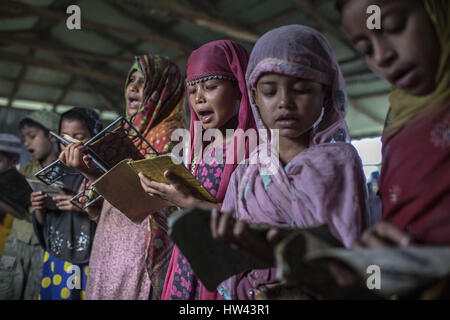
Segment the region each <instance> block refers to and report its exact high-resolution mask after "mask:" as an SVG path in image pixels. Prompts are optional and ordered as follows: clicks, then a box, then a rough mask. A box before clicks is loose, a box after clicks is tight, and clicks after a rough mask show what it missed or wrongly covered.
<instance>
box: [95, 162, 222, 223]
mask: <svg viewBox="0 0 450 320" xmlns="http://www.w3.org/2000/svg"><path fill="white" fill-rule="evenodd" d="M166 170H170V171H171V172H172V173H173V174H174V175H176V176H177V177H178V178H180V179H181V180H182V181H183V182H184V185H185V186H186V187H188V188H189V189H190V190H191V191H192V193H193V194H195V195H197V196H198V197H200V198H201V199H204V200H207V201H210V202H217V201H216V199H215V198H214V197H213V196H212V195H211V194H210V193H209V192H208V191H207V190H206V189H205V188H204V187H203V186H202V185H201V183H200V182H199V181H198V180H197V179H195V177H194V176H193V175H192V174H191V173H190V172H189V170H187V169H186V168H185V167H184V166H183V165H182V164H175V163H174V162H173V161H172V158H171V156H170V155H161V156H156V157H153V158H149V159H144V160H137V161H133V160H131V159H125V160H122V161H120V162H119V163H118V164H117V165H115V166H114V167H113V168H112V169H111V170H109V171H108V172H107V173H105V174H103V175H102V176H101V177H100V178H99V179H97V180H96V181H95V182H94V183H93V187H94V189H95V191H96V192H98V193H99V194H101V195H102V196H103V197H104V198H105V199H106V200H107V201H108V202H110V203H111V204H112V205H113V206H114V207H116V208H117V209H119V210H120V211H121V212H122V213H124V214H125V215H126V216H127V217H128V218H129V219H130V220H132V221H133V222H136V223H140V222H142V221H143V220H144V219H145V218H146V217H147V216H148V215H149V214H151V213H153V212H156V211H158V210H160V209H162V208H164V207H167V206H171V205H172V204H171V203H169V202H167V201H164V200H162V199H161V198H159V197H156V196H155V197H152V196H150V195H148V194H147V193H145V191H144V190H143V189H142V187H141V183H140V179H139V176H138V173H139V172H142V173H144V174H145V175H146V176H147V177H148V178H150V179H151V180H154V181H156V182H160V183H167V184H168V183H169V182H168V181H167V179H166V178H165V177H164V172H165V171H166Z"/></svg>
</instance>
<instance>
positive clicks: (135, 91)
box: [125, 70, 145, 116]
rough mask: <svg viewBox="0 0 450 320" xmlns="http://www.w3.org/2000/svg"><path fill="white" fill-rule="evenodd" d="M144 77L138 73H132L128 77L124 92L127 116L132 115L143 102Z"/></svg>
mask: <svg viewBox="0 0 450 320" xmlns="http://www.w3.org/2000/svg"><path fill="white" fill-rule="evenodd" d="M144 84H145V81H144V76H143V75H142V73H140V72H139V71H137V70H136V71H134V72H133V73H132V74H131V75H130V79H129V80H128V85H127V90H126V93H125V95H126V102H127V111H128V115H129V116H132V115H134V114H135V113H136V112H137V111H138V110H139V106H140V105H141V103H142V101H143V100H144Z"/></svg>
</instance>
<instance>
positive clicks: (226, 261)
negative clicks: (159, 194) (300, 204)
mask: <svg viewBox="0 0 450 320" xmlns="http://www.w3.org/2000/svg"><path fill="white" fill-rule="evenodd" d="M210 218H211V208H198V207H196V208H188V209H182V210H179V211H177V212H174V213H173V214H172V215H171V216H170V217H169V219H168V223H169V233H168V234H169V236H170V238H171V239H172V240H173V242H174V243H175V244H176V245H177V246H178V248H179V249H180V251H181V252H182V253H183V255H184V256H185V257H186V259H187V260H188V261H189V264H190V265H191V267H192V269H193V270H194V273H195V275H196V276H197V277H198V278H199V279H200V281H201V282H202V283H203V285H204V286H205V287H206V289H208V290H209V291H214V290H216V288H217V286H218V285H219V284H220V283H221V282H222V281H224V280H226V279H228V278H229V277H231V276H233V275H235V274H238V273H241V272H244V271H247V270H251V269H262V268H267V267H269V266H267V265H266V264H265V263H264V262H262V261H259V260H258V259H255V258H252V257H250V256H248V255H247V254H245V253H244V252H242V251H240V250H238V249H234V248H232V247H231V246H230V245H229V244H225V243H222V242H221V241H218V240H215V239H214V238H213V237H212V234H211V230H210ZM256 232H258V235H259V236H261V237H264V236H265V232H264V230H262V232H259V231H256Z"/></svg>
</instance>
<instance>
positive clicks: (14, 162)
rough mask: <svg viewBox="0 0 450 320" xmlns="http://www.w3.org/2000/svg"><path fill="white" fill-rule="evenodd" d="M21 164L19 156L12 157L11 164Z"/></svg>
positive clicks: (15, 165) (14, 165)
mask: <svg viewBox="0 0 450 320" xmlns="http://www.w3.org/2000/svg"><path fill="white" fill-rule="evenodd" d="M18 164H19V158H13V159H11V165H12V166H13V167H17V165H18Z"/></svg>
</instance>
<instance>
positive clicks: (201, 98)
mask: <svg viewBox="0 0 450 320" xmlns="http://www.w3.org/2000/svg"><path fill="white" fill-rule="evenodd" d="M203 102H205V96H204V95H203V91H202V90H197V92H196V93H195V103H196V104H198V103H203Z"/></svg>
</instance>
